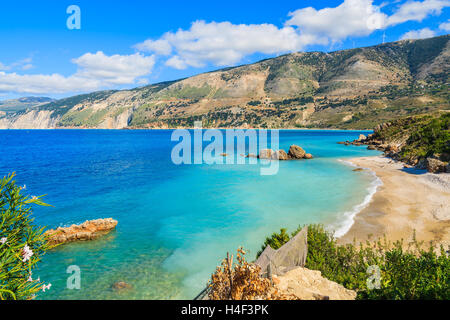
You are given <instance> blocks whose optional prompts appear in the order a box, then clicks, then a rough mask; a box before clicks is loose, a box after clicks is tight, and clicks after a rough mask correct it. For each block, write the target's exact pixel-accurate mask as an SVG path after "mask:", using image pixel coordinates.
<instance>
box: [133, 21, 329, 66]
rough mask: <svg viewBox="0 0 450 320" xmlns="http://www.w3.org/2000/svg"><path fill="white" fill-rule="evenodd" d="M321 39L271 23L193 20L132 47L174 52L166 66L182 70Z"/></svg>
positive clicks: (294, 47)
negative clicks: (157, 38)
mask: <svg viewBox="0 0 450 320" xmlns="http://www.w3.org/2000/svg"><path fill="white" fill-rule="evenodd" d="M325 42H326V39H323V38H320V37H315V38H311V37H303V36H302V35H300V34H299V33H298V32H297V31H296V30H295V28H293V27H290V26H286V27H282V28H278V27H276V26H274V25H272V24H257V25H256V24H250V25H247V24H239V25H236V24H232V23H230V22H220V23H218V22H210V23H206V22H205V21H196V22H194V23H193V24H192V25H191V28H190V29H189V30H182V29H180V30H178V31H177V32H175V33H173V32H167V33H165V34H164V35H163V36H162V37H161V39H159V40H156V41H153V40H146V41H144V42H143V43H139V44H137V45H136V46H135V47H136V48H145V49H146V51H152V52H155V53H158V51H160V52H161V51H164V52H165V53H167V52H170V51H174V52H175V53H174V55H173V56H172V57H171V58H170V59H168V61H167V62H166V65H169V66H172V67H174V68H177V69H183V68H186V67H187V66H192V67H201V66H204V65H205V63H213V64H214V65H218V66H225V65H232V64H235V63H238V62H239V61H241V60H242V59H243V58H244V57H245V56H248V55H251V54H254V53H264V54H276V53H283V52H292V51H298V50H301V49H303V48H304V47H305V45H308V44H311V43H322V44H324V43H325ZM156 43H160V44H161V43H164V47H165V49H164V50H161V48H160V47H159V46H157V45H156ZM167 45H169V46H170V50H169V49H168V47H166V46H167Z"/></svg>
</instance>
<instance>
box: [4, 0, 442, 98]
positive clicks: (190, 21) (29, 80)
mask: <svg viewBox="0 0 450 320" xmlns="http://www.w3.org/2000/svg"><path fill="white" fill-rule="evenodd" d="M70 5H77V6H78V7H79V8H80V12H81V16H80V21H81V28H80V29H79V30H78V29H74V30H69V29H68V28H67V25H66V20H67V19H68V18H69V16H70V14H67V13H66V10H67V8H68V7H69V6H70ZM449 6H450V0H417V1H372V0H339V1H321V0H314V1H312V0H301V1H299V0H297V1H282V0H280V1H278V2H275V1H243V0H240V1H234V0H229V1H221V2H214V1H210V0H209V1H203V0H200V1H198V0H197V1H193V2H188V1H171V2H163V1H138V0H135V1H104V0H97V1H92V0H90V1H75V0H72V1H64V0H58V1H50V0H48V1H42V0H41V1H39V2H37V1H20V0H18V1H15V2H12V1H11V2H7V3H3V4H2V6H1V11H0V39H1V40H2V50H0V99H7V98H15V97H20V96H30V95H35V96H51V97H56V98H60V97H64V96H70V95H73V94H77V93H83V92H91V91H95V90H102V89H119V88H133V87H136V86H141V85H145V84H150V83H156V82H160V81H166V80H174V79H178V78H183V77H187V76H191V75H194V74H198V73H201V72H205V71H210V70H215V69H219V68H221V67H226V66H233V65H239V64H245V63H251V62H255V61H258V60H260V59H263V58H267V57H274V56H277V55H280V54H284V53H288V52H295V51H316V50H319V51H334V50H341V49H347V48H353V47H361V46H369V45H375V44H379V43H381V42H382V41H383V36H384V38H385V41H386V42H389V41H397V40H399V39H406V38H425V37H431V36H437V35H442V34H448V33H449V30H450V21H449V18H450V17H449V12H450V9H449Z"/></svg>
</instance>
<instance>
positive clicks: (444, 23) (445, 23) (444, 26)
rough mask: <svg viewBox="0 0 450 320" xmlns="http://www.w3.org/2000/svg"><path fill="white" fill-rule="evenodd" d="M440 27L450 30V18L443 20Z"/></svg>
mask: <svg viewBox="0 0 450 320" xmlns="http://www.w3.org/2000/svg"><path fill="white" fill-rule="evenodd" d="M439 29H441V30H444V31H447V32H449V31H450V20H448V21H447V22H443V23H441V24H440V25H439Z"/></svg>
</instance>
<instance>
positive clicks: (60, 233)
mask: <svg viewBox="0 0 450 320" xmlns="http://www.w3.org/2000/svg"><path fill="white" fill-rule="evenodd" d="M116 225H117V220H114V219H112V218H107V219H97V220H91V221H86V222H84V223H82V224H80V225H76V224H74V225H72V226H70V227H66V228H61V227H59V228H57V229H56V230H53V229H52V230H48V231H46V232H45V234H46V235H47V236H48V241H49V243H50V244H51V245H56V244H61V243H65V242H72V241H86V240H93V239H96V238H98V237H100V236H102V235H104V234H107V233H108V232H110V231H111V230H114V229H115V228H116Z"/></svg>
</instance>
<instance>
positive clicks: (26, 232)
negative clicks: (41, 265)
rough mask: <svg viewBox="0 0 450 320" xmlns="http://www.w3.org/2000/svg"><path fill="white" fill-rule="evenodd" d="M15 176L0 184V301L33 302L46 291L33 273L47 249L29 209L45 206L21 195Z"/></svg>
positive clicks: (42, 230)
mask: <svg viewBox="0 0 450 320" xmlns="http://www.w3.org/2000/svg"><path fill="white" fill-rule="evenodd" d="M14 176H15V174H14V173H13V174H11V175H9V176H7V177H3V178H2V179H1V180H0V300H4V299H6V300H12V299H17V300H22V299H32V298H33V297H34V295H35V294H36V293H37V292H38V291H40V290H41V289H42V290H44V291H45V289H49V286H50V285H45V284H44V283H43V282H41V281H40V279H33V278H32V270H33V269H34V268H35V267H36V264H37V263H38V262H39V261H40V260H41V257H42V255H43V254H44V253H45V252H46V251H47V250H48V249H50V245H49V244H48V239H47V237H46V236H45V235H44V228H39V227H37V226H35V225H34V224H33V220H34V219H33V218H31V214H32V206H33V205H41V206H48V205H47V204H45V203H44V202H42V201H41V197H34V196H31V197H30V196H25V195H22V194H21V191H22V190H23V187H19V186H17V185H16V182H15V181H14V180H13V178H14Z"/></svg>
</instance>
